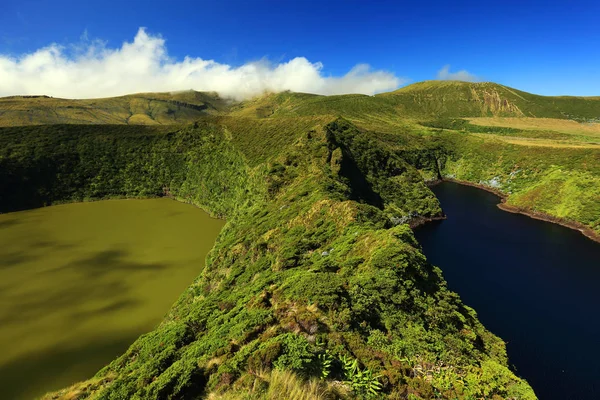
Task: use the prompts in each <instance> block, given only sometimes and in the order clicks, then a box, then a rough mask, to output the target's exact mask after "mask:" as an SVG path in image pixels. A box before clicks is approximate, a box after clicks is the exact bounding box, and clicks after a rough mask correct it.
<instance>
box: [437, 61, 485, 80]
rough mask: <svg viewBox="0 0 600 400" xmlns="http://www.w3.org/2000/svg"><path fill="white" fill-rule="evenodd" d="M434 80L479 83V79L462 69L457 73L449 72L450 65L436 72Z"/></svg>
mask: <svg viewBox="0 0 600 400" xmlns="http://www.w3.org/2000/svg"><path fill="white" fill-rule="evenodd" d="M436 79H437V80H440V81H465V82H477V81H479V78H478V77H477V76H476V75H473V74H472V73H470V72H469V71H467V70H464V69H463V70H460V71H457V72H450V65H444V67H443V68H442V69H440V70H439V71H438V73H437V78H436Z"/></svg>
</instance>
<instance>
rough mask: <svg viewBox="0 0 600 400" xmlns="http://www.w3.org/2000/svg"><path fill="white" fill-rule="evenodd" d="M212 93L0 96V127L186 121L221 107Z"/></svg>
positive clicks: (223, 105)
mask: <svg viewBox="0 0 600 400" xmlns="http://www.w3.org/2000/svg"><path fill="white" fill-rule="evenodd" d="M226 107H227V104H226V102H225V101H224V100H223V99H221V98H219V97H218V96H217V95H216V94H214V93H202V92H194V91H186V92H177V93H139V94H134V95H128V96H122V97H111V98H104V99H89V100H69V99H57V98H51V97H45V96H39V97H18V96H16V97H3V98H0V126H22V125H42V124H131V125H158V124H186V123H190V122H193V121H194V120H196V119H198V118H200V117H202V116H203V115H206V114H214V113H218V112H219V111H222V110H224V109H225V108H226Z"/></svg>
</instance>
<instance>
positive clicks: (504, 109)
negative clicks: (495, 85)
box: [478, 90, 524, 116]
mask: <svg viewBox="0 0 600 400" xmlns="http://www.w3.org/2000/svg"><path fill="white" fill-rule="evenodd" d="M478 99H480V97H479V96H478ZM479 101H481V100H479ZM482 103H483V104H482V111H483V113H484V114H487V113H488V112H490V113H492V114H494V115H497V114H512V115H515V114H516V115H519V116H523V115H524V114H523V112H521V110H520V109H519V107H517V106H516V104H513V103H511V102H510V101H508V100H507V99H503V98H502V97H500V94H499V93H498V92H497V91H495V90H492V91H490V92H488V91H487V90H484V91H483V101H482Z"/></svg>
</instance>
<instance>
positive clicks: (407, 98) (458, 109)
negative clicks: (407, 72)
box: [378, 81, 600, 121]
mask: <svg viewBox="0 0 600 400" xmlns="http://www.w3.org/2000/svg"><path fill="white" fill-rule="evenodd" d="M378 97H383V98H385V99H387V100H388V101H390V102H391V103H392V104H394V105H396V106H398V107H399V109H400V111H403V112H406V113H408V114H411V115H427V114H429V115H436V116H438V117H489V116H515V117H536V118H564V119H575V120H581V121H586V120H600V111H599V110H600V97H568V96H562V97H556V96H539V95H535V94H531V93H527V92H522V91H520V90H516V89H513V88H509V87H507V86H503V85H499V84H497V83H490V82H482V83H470V82H460V81H426V82H420V83H415V84H413V85H410V86H406V87H404V88H401V89H399V90H397V91H395V92H390V93H384V94H381V95H379V96H378Z"/></svg>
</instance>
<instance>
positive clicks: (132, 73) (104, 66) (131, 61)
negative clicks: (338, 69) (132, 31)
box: [0, 28, 404, 100]
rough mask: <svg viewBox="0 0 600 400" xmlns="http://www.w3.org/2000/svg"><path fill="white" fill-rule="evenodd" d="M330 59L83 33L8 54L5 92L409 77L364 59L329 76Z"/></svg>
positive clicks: (215, 87) (392, 83) (76, 93)
mask: <svg viewBox="0 0 600 400" xmlns="http://www.w3.org/2000/svg"><path fill="white" fill-rule="evenodd" d="M322 70H323V64H321V63H320V62H315V63H311V62H310V61H309V60H307V59H306V58H304V57H296V58H293V59H291V60H289V61H287V62H283V63H279V64H273V63H270V62H269V61H267V60H261V61H256V62H249V63H246V64H244V65H241V66H237V67H233V66H230V65H227V64H222V63H218V62H216V61H213V60H204V59H202V58H198V57H191V56H186V57H185V58H184V59H183V60H175V59H173V58H171V57H169V55H168V52H167V47H166V45H165V40H164V39H163V38H162V37H161V36H160V35H151V34H148V33H147V32H146V30H145V29H144V28H140V29H139V30H138V32H137V34H136V36H135V38H134V40H133V42H125V43H123V45H122V46H121V47H120V48H109V47H107V46H106V43H104V42H102V41H99V40H94V41H89V40H87V39H86V38H82V42H81V43H79V44H76V45H70V46H60V45H57V44H52V45H50V46H48V47H44V48H41V49H39V50H37V51H35V52H33V53H31V54H25V55H22V56H19V57H10V56H7V55H2V54H0V96H8V95H28V94H46V95H50V96H55V97H67V98H94V97H110V96H118V95H124V94H129V93H137V92H162V91H164V92H167V91H178V90H188V89H194V90H198V91H216V92H218V93H219V94H221V95H222V96H225V97H232V98H235V99H238V100H240V99H245V98H249V97H252V96H255V95H258V94H261V93H263V92H267V91H270V92H279V91H284V90H292V91H296V92H309V93H318V94H344V93H364V94H369V95H372V94H375V93H378V92H383V91H388V90H394V89H396V88H398V87H399V86H400V85H401V84H402V83H404V80H402V79H400V78H398V77H396V76H395V75H394V74H392V73H389V72H385V71H378V70H372V69H371V68H370V67H369V65H366V64H359V65H356V66H355V67H354V68H352V69H351V70H350V71H349V72H348V73H347V74H346V75H344V76H339V77H335V76H324V74H323V72H322Z"/></svg>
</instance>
